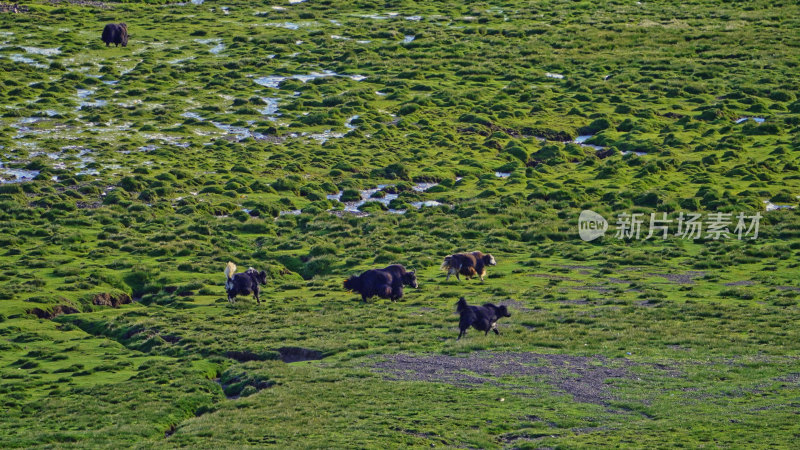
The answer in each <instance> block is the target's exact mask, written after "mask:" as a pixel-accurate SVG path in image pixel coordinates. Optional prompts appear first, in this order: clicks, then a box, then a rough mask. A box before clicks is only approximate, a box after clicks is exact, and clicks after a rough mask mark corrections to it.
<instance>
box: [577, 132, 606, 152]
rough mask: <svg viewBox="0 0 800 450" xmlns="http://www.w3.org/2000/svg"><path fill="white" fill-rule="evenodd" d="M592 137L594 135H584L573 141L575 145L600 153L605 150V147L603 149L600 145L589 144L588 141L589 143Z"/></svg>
mask: <svg viewBox="0 0 800 450" xmlns="http://www.w3.org/2000/svg"><path fill="white" fill-rule="evenodd" d="M592 136H593V135H591V134H584V135H581V136H578V137H576V138H575V140H574V141H572V142H573V143H575V144H578V145H580V146H581V147H589V148H592V149H594V150H596V151H600V150H603V149H605V147H602V146H600V145H593V144H587V143H586V141H588V140H589V139H590V138H591V137H592Z"/></svg>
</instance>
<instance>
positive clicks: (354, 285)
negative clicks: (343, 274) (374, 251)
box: [342, 275, 361, 291]
mask: <svg viewBox="0 0 800 450" xmlns="http://www.w3.org/2000/svg"><path fill="white" fill-rule="evenodd" d="M342 286H344V288H345V289H346V290H348V291H358V289H359V288H360V287H361V278H359V277H358V275H353V276H351V277H350V278H348V279H346V280H344V283H343V284H342Z"/></svg>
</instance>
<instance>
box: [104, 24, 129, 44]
mask: <svg viewBox="0 0 800 450" xmlns="http://www.w3.org/2000/svg"><path fill="white" fill-rule="evenodd" d="M102 39H103V42H105V43H106V47H108V44H114V45H115V46H117V47H119V45H120V44H122V46H123V47H126V46H127V45H128V26H127V25H125V24H124V23H109V24H108V25H106V26H105V28H103V37H102Z"/></svg>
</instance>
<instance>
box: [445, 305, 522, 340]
mask: <svg viewBox="0 0 800 450" xmlns="http://www.w3.org/2000/svg"><path fill="white" fill-rule="evenodd" d="M456 311H458V313H459V314H461V320H460V321H459V323H458V328H459V329H460V330H461V332H460V333H458V338H457V339H456V340H458V339H461V336H464V335H465V334H467V329H468V328H469V327H470V326H473V327H474V328H475V329H476V330H480V331H484V332H485V333H483V335H484V336H486V335H487V334H489V331H494V334H497V335H499V334H500V332H499V331H497V321H498V320H500V319H501V318H503V317H511V313H509V312H508V308H506V306H505V305H500V306H497V305H495V304H494V303H484V305H483V306H470V305H468V304H467V300H466V299H465V298H464V297H461V298H460V299H458V302H457V303H456Z"/></svg>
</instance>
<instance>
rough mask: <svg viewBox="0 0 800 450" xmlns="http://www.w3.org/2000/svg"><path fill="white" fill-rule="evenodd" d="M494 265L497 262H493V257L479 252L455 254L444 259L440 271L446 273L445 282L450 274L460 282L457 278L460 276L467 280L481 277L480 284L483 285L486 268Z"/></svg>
mask: <svg viewBox="0 0 800 450" xmlns="http://www.w3.org/2000/svg"><path fill="white" fill-rule="evenodd" d="M496 265H497V261H495V259H494V256H492V255H489V254H486V255H484V254H483V253H481V252H472V253H456V254H454V255H450V256H446V257H445V258H444V262H443V263H442V270H446V271H447V278H445V281H447V280H449V279H450V275H452V274H456V279H458V281H461V278H459V276H458V275H459V274H461V275H464V276H465V277H467V278H472V277H474V276H475V275H478V276H480V277H481V283H483V277H485V276H486V266H496Z"/></svg>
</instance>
